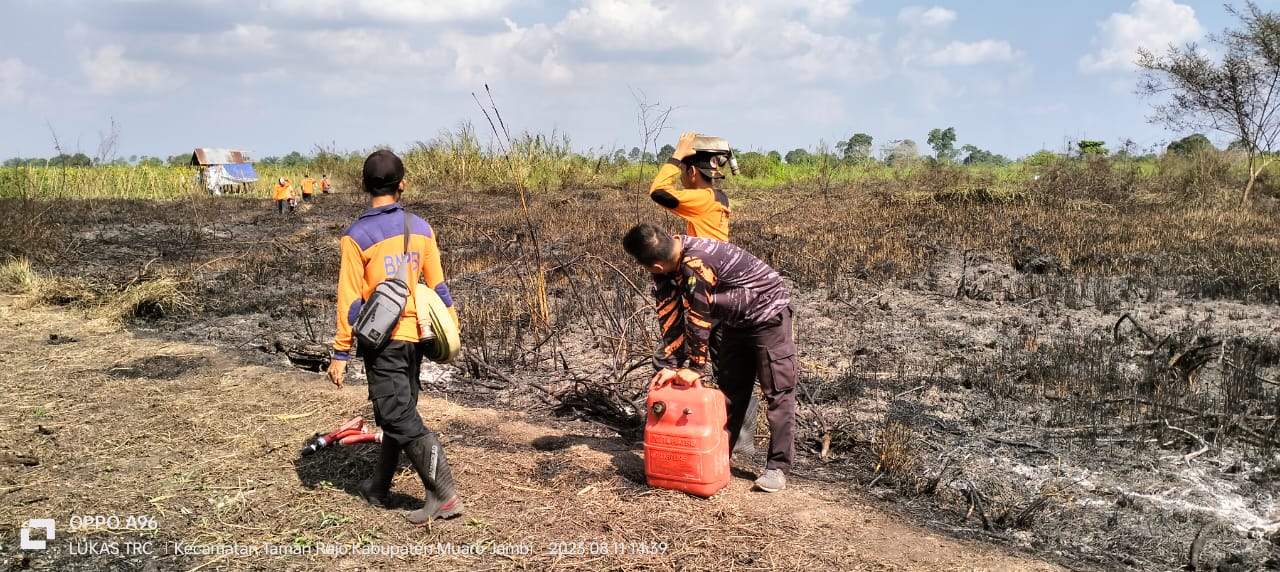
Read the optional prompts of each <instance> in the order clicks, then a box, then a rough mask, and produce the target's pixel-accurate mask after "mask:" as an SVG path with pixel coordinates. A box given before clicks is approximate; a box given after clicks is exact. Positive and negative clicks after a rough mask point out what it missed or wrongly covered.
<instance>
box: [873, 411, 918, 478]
mask: <svg viewBox="0 0 1280 572" xmlns="http://www.w3.org/2000/svg"><path fill="white" fill-rule="evenodd" d="M915 440H916V436H915V431H913V430H912V429H911V427H908V426H907V425H906V424H904V423H902V422H900V421H890V422H888V423H887V424H885V426H884V428H883V429H880V430H879V431H877V432H876V436H875V438H874V439H872V442H871V450H872V452H873V453H875V455H876V457H877V459H878V462H877V464H876V470H875V472H877V473H884V474H887V475H890V476H893V477H908V476H911V474H912V471H913V469H915V467H916V465H918V464H919V460H918V459H917V458H916V453H915Z"/></svg>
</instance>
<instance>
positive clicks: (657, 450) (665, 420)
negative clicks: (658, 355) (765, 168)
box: [644, 380, 729, 497]
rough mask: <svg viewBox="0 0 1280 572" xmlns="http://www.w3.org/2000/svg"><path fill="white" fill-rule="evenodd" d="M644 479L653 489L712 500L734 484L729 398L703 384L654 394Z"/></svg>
mask: <svg viewBox="0 0 1280 572" xmlns="http://www.w3.org/2000/svg"><path fill="white" fill-rule="evenodd" d="M648 409H649V412H648V415H647V418H646V419H645V423H644V474H645V478H646V479H647V480H648V481H649V486H651V487H660V488H664V489H674V490H677V491H683V492H686V493H689V494H691V495H697V496H700V497H709V496H711V495H714V494H716V492H717V491H719V490H720V489H722V488H724V487H725V485H728V484H729V432H728V431H727V430H726V429H725V424H726V422H727V419H726V418H725V415H726V412H725V401H724V394H723V393H721V392H720V390H718V389H712V388H710V387H706V386H704V385H702V381H701V380H698V381H695V382H694V383H693V385H677V384H675V383H668V384H667V385H665V386H663V387H660V388H658V389H654V390H652V391H650V392H649V402H648Z"/></svg>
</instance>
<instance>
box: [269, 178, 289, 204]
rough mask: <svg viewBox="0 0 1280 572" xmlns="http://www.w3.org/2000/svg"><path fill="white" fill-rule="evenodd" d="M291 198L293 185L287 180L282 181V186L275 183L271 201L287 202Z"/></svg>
mask: <svg viewBox="0 0 1280 572" xmlns="http://www.w3.org/2000/svg"><path fill="white" fill-rule="evenodd" d="M292 198H293V185H291V184H290V183H289V179H285V180H284V184H283V185H281V184H280V183H279V182H277V183H276V188H275V190H273V191H271V200H273V201H287V200H289V199H292Z"/></svg>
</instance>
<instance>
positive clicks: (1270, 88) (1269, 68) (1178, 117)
mask: <svg viewBox="0 0 1280 572" xmlns="http://www.w3.org/2000/svg"><path fill="white" fill-rule="evenodd" d="M1227 10H1228V11H1229V12H1230V13H1231V14H1232V15H1233V16H1235V17H1236V18H1238V19H1239V20H1240V28H1239V29H1227V30H1224V31H1223V32H1222V34H1220V35H1212V36H1210V37H1209V41H1210V42H1211V43H1213V44H1216V45H1217V46H1218V47H1219V50H1216V51H1219V52H1220V53H1221V54H1222V55H1221V57H1220V58H1219V59H1218V60H1214V59H1213V58H1211V57H1210V55H1209V54H1208V52H1206V51H1204V50H1201V49H1200V47H1199V46H1197V45H1196V44H1194V43H1189V44H1187V45H1185V46H1183V47H1177V46H1172V45H1171V46H1169V48H1168V50H1167V51H1166V52H1165V53H1163V54H1156V53H1154V52H1151V51H1148V50H1146V49H1139V50H1138V67H1139V68H1140V69H1141V70H1142V79H1141V81H1140V82H1139V84H1138V91H1139V93H1142V94H1143V95H1147V96H1164V97H1167V100H1165V101H1163V102H1161V103H1157V104H1154V105H1153V110H1154V112H1155V114H1154V115H1153V116H1152V117H1151V121H1152V122H1154V123H1163V124H1165V125H1166V126H1168V127H1170V128H1172V129H1175V130H1180V131H1183V132H1185V131H1189V130H1190V131H1194V130H1201V129H1212V130H1214V131H1219V132H1222V133H1226V134H1228V135H1230V136H1231V137H1232V138H1233V139H1236V140H1239V141H1241V142H1242V143H1243V145H1242V147H1243V148H1244V151H1245V153H1246V154H1247V155H1248V158H1249V180H1248V182H1247V183H1245V186H1244V192H1243V193H1241V195H1240V204H1241V205H1242V206H1243V205H1247V204H1248V202H1249V195H1250V193H1251V192H1252V191H1253V185H1254V183H1255V182H1257V180H1258V175H1259V174H1260V173H1262V170H1263V169H1264V168H1266V166H1267V165H1268V164H1270V163H1271V162H1272V161H1273V160H1274V159H1275V156H1274V155H1273V152H1274V151H1275V150H1276V143H1277V139H1280V113H1277V112H1280V16H1277V15H1276V14H1275V13H1272V12H1263V11H1262V10H1261V9H1259V8H1258V6H1257V5H1256V4H1254V3H1253V2H1246V3H1245V8H1244V10H1239V9H1236V8H1232V7H1230V6H1228V7H1227Z"/></svg>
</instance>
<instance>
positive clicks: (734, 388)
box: [715, 308, 796, 473]
mask: <svg viewBox="0 0 1280 572" xmlns="http://www.w3.org/2000/svg"><path fill="white" fill-rule="evenodd" d="M720 330H721V331H720V336H721V340H720V344H719V348H718V350H717V351H716V354H715V367H716V372H717V376H718V378H717V381H718V383H719V384H720V390H721V391H723V392H724V396H725V400H726V401H727V402H728V406H729V422H728V427H730V428H733V427H741V426H742V424H743V421H744V420H745V417H746V414H747V404H748V403H750V401H751V392H752V390H753V389H755V384H756V380H757V379H758V380H759V381H760V389H761V390H762V392H763V393H764V398H765V401H766V402H767V403H768V409H767V410H766V412H765V418H766V419H767V420H768V422H769V457H768V460H767V461H766V462H765V469H782V471H783V472H784V473H785V472H789V471H790V470H791V463H792V461H793V460H794V459H795V455H796V447H795V442H796V395H795V393H796V342H795V338H794V337H793V336H792V332H791V308H787V309H785V310H783V311H782V312H780V313H779V314H778V315H777V316H774V317H773V318H771V319H769V320H767V321H766V322H764V323H763V324H756V325H753V326H749V327H745V328H730V327H721V328H720Z"/></svg>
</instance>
